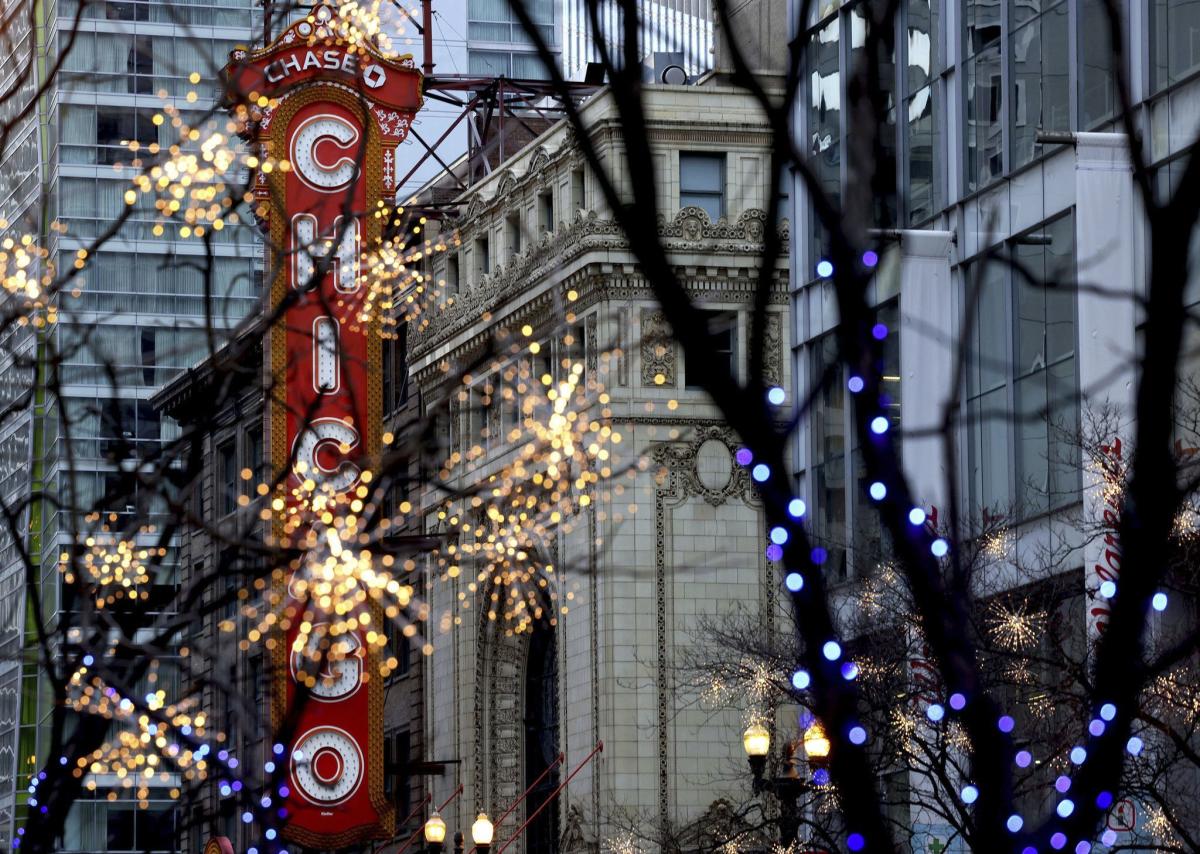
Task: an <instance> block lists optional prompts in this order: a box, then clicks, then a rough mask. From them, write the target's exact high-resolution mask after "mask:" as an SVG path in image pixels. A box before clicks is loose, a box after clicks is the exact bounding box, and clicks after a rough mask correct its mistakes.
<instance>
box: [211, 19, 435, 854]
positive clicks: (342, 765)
mask: <svg viewBox="0 0 1200 854" xmlns="http://www.w3.org/2000/svg"><path fill="white" fill-rule="evenodd" d="M337 24H338V21H337V19H336V15H335V13H334V11H333V9H332V8H331V7H330V6H327V5H320V6H316V7H314V8H313V10H312V12H311V14H309V15H308V17H307V18H306V19H305V20H302V21H297V22H296V23H293V24H292V25H291V26H289V27H288V28H287V29H286V30H284V31H283V32H282V33H281V34H280V35H279V37H278V38H276V39H275V40H274V42H272V43H271V44H270V45H268V46H266V47H264V48H262V49H260V50H247V49H238V50H235V51H234V52H233V53H232V55H231V59H230V63H229V65H228V66H227V67H226V69H225V82H226V85H227V97H228V100H229V102H230V103H231V104H234V105H236V104H241V105H244V106H246V107H248V108H249V109H250V110H251V117H252V118H253V119H254V123H253V125H252V126H251V128H250V131H249V136H250V141H251V142H252V144H254V145H256V146H258V149H259V152H258V153H259V156H260V158H261V161H262V163H264V164H268V163H275V164H278V163H280V162H281V161H286V163H287V168H274V169H271V170H270V171H269V172H268V171H267V170H266V169H265V168H264V169H262V170H261V172H260V174H259V175H258V177H257V184H256V187H255V195H256V201H257V203H258V209H259V215H260V221H261V223H262V225H263V226H264V227H265V228H266V229H267V230H268V231H269V233H270V237H271V240H270V250H269V258H268V265H269V279H270V281H271V295H270V296H271V298H270V304H269V306H268V307H267V308H268V310H273V309H275V308H277V307H280V306H283V307H284V311H283V316H282V317H281V318H280V319H278V320H277V321H276V322H275V323H274V324H272V327H271V330H270V331H269V333H268V336H269V338H268V345H267V347H266V352H267V354H268V355H267V357H266V358H267V361H268V365H267V368H268V370H269V372H270V375H271V379H272V381H273V382H274V383H275V386H274V389H275V390H274V393H273V394H271V395H268V405H267V434H268V438H269V447H270V454H271V463H272V468H273V470H274V471H284V470H288V469H290V477H289V487H290V489H289V490H288V493H289V498H288V501H290V502H292V505H293V506H294V505H295V503H296V502H297V501H298V500H299V499H298V498H296V497H295V496H294V495H293V494H292V490H293V489H295V488H297V487H299V485H300V484H301V483H303V482H304V480H305V479H306V478H311V479H312V480H313V481H315V482H316V484H317V488H318V489H319V490H328V491H332V492H334V493H336V494H338V495H346V494H347V493H349V492H351V491H352V490H354V489H355V488H356V487H357V486H358V485H359V483H360V475H361V470H362V467H363V466H364V465H365V461H366V458H367V457H368V456H369V455H370V454H371V453H373V452H374V451H375V450H376V449H378V447H379V431H380V429H381V421H382V413H381V411H380V410H381V403H382V400H381V384H380V377H379V367H380V349H381V342H380V329H379V323H380V320H379V318H378V317H372V318H370V319H368V320H366V321H364V320H363V318H362V316H361V315H360V310H361V307H362V304H363V300H364V298H365V297H366V293H365V291H366V287H367V286H366V284H365V283H364V282H363V281H362V276H361V271H360V266H361V257H360V256H361V252H362V249H363V247H369V246H372V245H374V244H375V243H376V242H377V241H378V239H379V238H380V236H381V229H382V227H383V219H382V218H381V217H377V216H375V215H374V214H375V212H376V210H377V208H378V206H379V205H380V203H383V204H385V205H388V206H391V204H392V202H393V196H394V194H395V191H396V188H395V180H396V147H397V146H398V145H399V144H400V143H401V142H402V141H403V140H404V137H405V135H406V134H407V133H408V128H409V125H410V123H411V121H412V117H413V114H414V113H415V112H416V111H417V110H418V109H419V108H420V106H421V100H422V95H421V91H422V89H421V75H420V73H419V72H418V71H417V69H416V68H415V66H414V65H413V62H412V59H411V57H408V56H405V57H397V58H388V57H385V56H384V55H382V54H381V53H379V52H378V51H376V50H375V49H374V48H373V47H371V46H368V45H363V44H361V43H357V42H355V43H351V42H349V41H348V40H346V39H344V38H342V37H340V36H339V35H338V34H337ZM345 504H347V505H348V504H349V500H347V501H346V502H345ZM280 515H281V514H276V519H277V522H276V524H277V526H279V525H281V522H280V521H278V520H279V518H280ZM276 530H277V531H280V532H281V531H282V528H281V527H277V529H276ZM297 533H299V534H300V535H301V537H303V534H304V533H305V532H304V531H300V532H292V534H291V537H292V541H293V542H295V541H296V536H297ZM292 588H293V585H292V584H291V583H290V579H289V583H288V584H287V589H288V591H289V592H288V593H287V594H286V599H285V600H284V601H285V602H286V605H285V608H284V612H283V618H282V620H281V625H282V627H283V628H282V638H280V640H282V641H283V642H282V643H278V642H277V643H275V644H274V650H273V653H272V654H273V665H274V666H273V667H272V673H273V676H272V686H271V691H270V709H271V722H272V727H273V730H274V732H276V733H282V731H283V729H284V727H285V726H286V727H287V728H288V729H287V731H288V732H289V733H291V737H290V739H289V740H290V744H288V745H286V747H287V752H288V756H289V757H290V761H289V780H288V794H287V798H286V807H287V810H288V818H287V821H286V823H285V829H284V831H283V836H284V838H286V839H288V840H291V841H293V842H297V843H300V844H302V845H305V846H308V847H311V848H320V849H330V848H340V847H344V846H349V845H354V844H357V843H360V842H363V841H365V840H368V839H379V838H386V837H390V836H391V835H392V833H393V829H394V824H395V815H394V811H393V809H392V807H391V805H390V804H389V802H388V800H387V798H386V797H385V796H384V780H383V772H384V769H383V733H382V729H383V686H382V680H380V679H371V678H369V675H370V674H372V673H378V656H379V653H378V650H377V649H376V647H375V646H373V645H371V644H368V643H367V642H366V638H365V637H364V636H363V633H364V632H365V631H366V629H365V627H360V628H357V629H354V630H353V631H351V632H350V634H349V636H345V635H343V636H342V640H343V642H344V644H345V645H346V646H348V647H349V648H350V649H353V650H355V654H353V655H349V656H347V657H346V658H345V659H343V660H339V661H336V662H330V663H329V664H328V665H327V666H326V668H325V670H326V672H324V673H322V678H321V679H320V680H319V681H317V682H316V684H315V685H314V684H313V683H312V682H311V681H310V682H309V685H310V687H309V689H308V690H306V691H304V690H301V688H300V685H299V683H298V682H297V680H296V675H295V674H296V672H297V664H296V662H295V661H293V660H292V656H291V655H290V654H289V652H290V651H291V650H292V648H293V645H294V644H295V642H296V640H297V637H298V632H299V625H300V623H301V622H302V621H307V622H309V623H310V624H311V625H312V632H311V633H310V636H319V634H320V629H321V624H322V623H323V622H324V623H326V624H329V623H331V622H332V621H333V618H332V617H331V616H325V615H323V613H322V611H321V609H320V607H319V605H318V604H317V603H315V602H313V601H312V600H306V601H301V600H298V599H295V598H292V596H291V591H292ZM335 604H336V603H335ZM323 617H324V619H323ZM380 622H381V621H376V625H378V624H379V623H380ZM280 737H283V736H282V735H281V736H280Z"/></svg>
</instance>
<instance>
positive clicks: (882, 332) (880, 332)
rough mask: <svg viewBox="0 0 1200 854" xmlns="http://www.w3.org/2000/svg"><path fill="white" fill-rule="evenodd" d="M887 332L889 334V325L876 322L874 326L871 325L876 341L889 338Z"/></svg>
mask: <svg viewBox="0 0 1200 854" xmlns="http://www.w3.org/2000/svg"><path fill="white" fill-rule="evenodd" d="M887 334H888V328H887V326H885V325H884V324H882V323H876V324H875V325H874V326H872V327H871V336H872V337H873V338H874V339H875V340H876V341H882V340H883V339H884V338H887Z"/></svg>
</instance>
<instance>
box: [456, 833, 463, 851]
mask: <svg viewBox="0 0 1200 854" xmlns="http://www.w3.org/2000/svg"><path fill="white" fill-rule="evenodd" d="M454 854H463V835H462V831H461V830H456V831H454Z"/></svg>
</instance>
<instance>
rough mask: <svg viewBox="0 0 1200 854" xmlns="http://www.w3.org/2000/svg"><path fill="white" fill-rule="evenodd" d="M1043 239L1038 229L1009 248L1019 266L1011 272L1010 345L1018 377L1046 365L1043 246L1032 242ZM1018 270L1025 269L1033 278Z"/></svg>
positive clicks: (1043, 236)
mask: <svg viewBox="0 0 1200 854" xmlns="http://www.w3.org/2000/svg"><path fill="white" fill-rule="evenodd" d="M1043 239H1045V235H1044V234H1043V233H1041V232H1038V233H1035V234H1032V235H1029V236H1028V237H1026V238H1022V239H1021V240H1020V241H1018V242H1017V244H1016V245H1015V246H1014V247H1013V255H1014V256H1015V258H1016V261H1017V264H1018V265H1019V267H1018V270H1015V271H1014V272H1013V277H1014V279H1015V284H1014V289H1015V290H1016V301H1017V324H1016V325H1017V329H1016V332H1017V339H1016V344H1015V345H1014V347H1013V352H1014V354H1015V357H1016V359H1015V362H1016V363H1015V364H1014V365H1013V368H1014V370H1015V376H1018V377H1021V376H1025V375H1026V374H1029V373H1032V372H1033V371H1040V370H1042V369H1043V368H1045V367H1046V289H1045V286H1044V284H1043V283H1044V282H1045V279H1046V273H1045V264H1044V259H1045V249H1044V247H1043V246H1041V245H1039V244H1038V243H1037V242H1036V241H1040V240H1043ZM1026 241H1027V242H1026ZM1019 270H1024V271H1026V272H1028V274H1029V276H1031V277H1032V279H1033V281H1032V282H1031V281H1029V280H1028V279H1027V278H1026V277H1025V275H1024V274H1023V273H1022V272H1018V271H1019Z"/></svg>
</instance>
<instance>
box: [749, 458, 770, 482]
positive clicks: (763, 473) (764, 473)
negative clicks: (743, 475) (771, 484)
mask: <svg viewBox="0 0 1200 854" xmlns="http://www.w3.org/2000/svg"><path fill="white" fill-rule="evenodd" d="M750 476H751V477H752V478H754V479H755V480H756V481H758V482H759V483H762V482H763V481H764V480H766V479H767V478H769V477H770V476H771V469H770V468H769V467H768V466H767V464H766V463H759V464H758V465H756V466H755V467H754V468H753V469H751V470H750Z"/></svg>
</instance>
